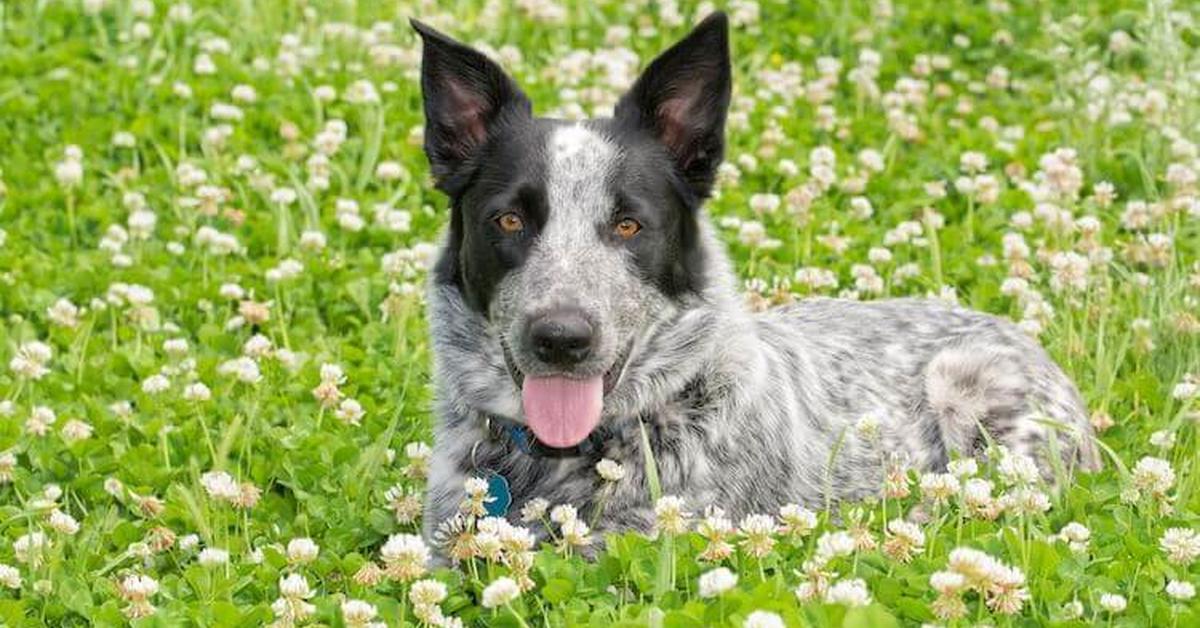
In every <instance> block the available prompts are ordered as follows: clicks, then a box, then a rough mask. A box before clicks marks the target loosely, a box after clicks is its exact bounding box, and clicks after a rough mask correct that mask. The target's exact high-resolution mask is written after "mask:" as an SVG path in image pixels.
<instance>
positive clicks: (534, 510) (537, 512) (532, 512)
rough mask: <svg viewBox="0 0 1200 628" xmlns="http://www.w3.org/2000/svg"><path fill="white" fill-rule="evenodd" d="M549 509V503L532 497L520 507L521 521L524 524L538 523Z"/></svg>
mask: <svg viewBox="0 0 1200 628" xmlns="http://www.w3.org/2000/svg"><path fill="white" fill-rule="evenodd" d="M549 508H550V502H548V501H546V500H545V499H542V498H541V497H534V498H533V499H531V500H529V501H527V502H525V505H524V506H522V507H521V521H523V522H525V523H533V522H535V521H539V520H541V519H542V517H545V516H546V511H547V509H549Z"/></svg>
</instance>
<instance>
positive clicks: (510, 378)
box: [413, 13, 1099, 538]
mask: <svg viewBox="0 0 1200 628" xmlns="http://www.w3.org/2000/svg"><path fill="white" fill-rule="evenodd" d="M413 27H414V28H415V29H416V31H417V32H418V33H419V35H420V38H421V39H422V40H423V43H422V46H423V55H424V56H423V60H422V64H421V88H422V92H423V101H424V102H423V104H424V113H425V119H426V125H425V133H424V147H425V152H426V154H427V157H428V160H429V164H430V169H431V173H432V178H433V181H434V182H435V185H436V187H437V189H439V190H440V191H441V192H443V193H445V194H446V195H447V196H448V198H449V204H450V220H449V228H448V230H447V232H446V234H445V241H444V244H443V246H442V247H441V250H440V255H439V257H438V259H437V261H436V263H435V265H434V267H433V269H432V271H431V273H430V278H429V284H428V294H427V296H428V316H429V327H430V333H431V337H432V341H431V342H432V347H433V356H434V374H433V380H434V388H435V401H434V404H435V408H434V411H435V415H436V419H435V420H436V424H435V428H434V445H433V453H432V457H431V459H430V463H429V478H428V481H429V484H428V490H427V493H426V509H425V518H424V519H425V522H426V523H425V533H426V535H427V536H428V537H431V538H432V537H433V535H434V532H435V530H436V527H437V525H438V524H439V523H440V522H442V521H445V520H448V519H450V518H452V517H454V516H455V515H456V514H457V513H458V509H459V505H460V502H461V501H462V499H463V497H464V493H463V490H464V489H463V487H464V481H465V480H466V479H467V478H471V477H480V478H485V479H486V480H487V482H488V486H489V497H488V500H487V501H488V513H489V514H492V515H496V516H505V517H510V518H514V519H515V518H516V517H517V516H518V513H519V511H520V510H521V509H522V508H523V507H524V506H525V505H526V504H528V503H529V502H530V501H531V500H533V499H535V498H541V499H545V500H548V502H549V503H551V504H571V505H574V506H576V507H577V508H579V509H580V511H581V512H583V513H584V514H585V516H587V517H588V520H595V521H596V524H595V529H596V531H597V532H601V533H603V532H609V531H622V530H629V529H634V530H643V531H644V530H649V529H651V528H652V526H653V522H654V504H653V503H652V500H651V498H650V495H649V490H648V488H647V487H648V473H649V471H651V470H650V469H648V468H647V464H648V462H647V459H648V458H649V457H652V459H653V465H654V467H655V468H656V469H657V474H658V476H659V477H660V481H661V490H662V492H663V493H664V494H671V495H675V496H678V497H681V498H683V499H684V500H685V502H686V504H687V505H688V506H689V507H693V508H696V509H699V508H702V507H705V506H709V505H712V506H718V507H720V508H722V509H724V510H725V512H726V513H727V514H728V515H729V516H732V517H734V518H735V520H736V518H739V517H741V516H743V515H746V514H749V513H756V512H762V513H768V512H774V511H775V510H776V509H778V508H779V507H780V506H782V505H784V504H788V503H801V504H807V505H810V506H819V505H822V504H829V503H833V502H834V501H837V502H841V501H843V500H857V499H863V498H867V497H870V496H874V495H878V494H879V493H880V492H881V490H882V488H883V481H884V477H885V475H886V473H887V472H888V469H889V466H890V464H891V462H890V461H896V460H897V459H901V462H902V463H903V464H904V465H906V466H907V467H908V468H912V469H916V470H943V469H945V468H946V466H947V464H948V462H949V461H950V460H952V459H954V457H955V456H971V455H976V454H983V453H985V452H986V451H990V450H991V449H990V448H991V446H992V445H999V446H1003V447H1006V448H1007V450H1008V451H1011V452H1018V453H1021V454H1025V455H1028V456H1031V457H1032V458H1033V459H1034V460H1036V461H1037V462H1038V464H1039V467H1040V468H1041V470H1042V473H1043V474H1044V476H1045V477H1047V478H1051V477H1052V476H1051V469H1052V468H1058V469H1060V470H1061V469H1066V470H1068V472H1070V471H1073V470H1076V469H1084V470H1089V469H1094V468H1096V467H1097V466H1098V464H1099V460H1098V453H1097V450H1096V447H1095V443H1094V437H1093V434H1092V428H1091V426H1090V424H1089V422H1088V420H1087V415H1086V412H1085V407H1084V404H1083V403H1082V401H1081V399H1080V396H1079V393H1078V392H1077V390H1076V388H1075V387H1074V385H1073V384H1072V383H1071V381H1070V379H1069V378H1068V377H1067V376H1066V375H1065V374H1064V373H1063V371H1062V370H1061V369H1060V368H1059V367H1058V366H1056V365H1055V364H1054V362H1053V361H1052V360H1051V359H1050V358H1049V357H1048V356H1047V354H1046V353H1045V352H1044V351H1043V350H1042V349H1041V348H1040V347H1039V346H1038V344H1037V343H1036V342H1035V341H1034V340H1032V339H1031V338H1029V337H1028V336H1027V335H1026V334H1025V333H1023V332H1022V331H1020V330H1019V329H1018V328H1017V327H1016V326H1015V325H1013V324H1011V323H1010V322H1008V321H1005V320H1001V319H999V318H996V317H993V316H990V315H987V314H983V313H979V312H975V311H971V310H968V309H963V308H960V307H957V306H953V305H949V304H946V303H943V302H939V301H931V300H917V299H896V300H881V301H874V302H858V301H850V300H838V299H826V298H814V299H805V300H801V301H799V302H797V303H794V304H791V305H787V306H781V307H778V308H776V309H773V310H768V311H767V312H765V313H752V312H751V311H750V310H749V309H748V307H747V306H746V305H745V302H744V300H743V299H742V297H741V296H739V294H738V291H737V288H736V286H737V283H736V280H735V276H734V273H733V272H732V270H731V265H730V261H729V259H728V257H727V255H726V253H725V252H724V250H723V247H722V245H721V243H720V242H719V240H718V238H717V237H716V235H715V233H714V229H713V227H712V226H711V225H710V222H709V220H708V219H707V217H706V213H705V211H704V209H703V207H702V205H703V202H704V201H705V199H706V198H707V197H708V196H709V195H710V193H711V192H712V189H713V185H714V179H715V176H716V172H717V167H718V165H719V164H720V162H721V159H722V156H723V152H724V126H725V118H726V110H727V109H728V106H729V102H730V91H731V68H730V55H729V35H728V24H727V18H726V17H725V16H724V15H722V14H721V13H714V14H712V15H710V16H709V17H707V18H706V19H704V20H703V21H701V22H700V23H699V24H698V25H696V26H695V28H694V30H693V31H692V32H691V33H690V34H689V35H687V36H686V37H685V38H684V39H682V40H681V41H679V42H678V43H676V44H675V45H674V46H672V47H671V48H669V49H668V50H667V51H665V52H664V53H662V54H661V55H660V56H659V57H658V58H656V59H655V60H654V61H653V62H652V63H650V65H649V66H647V67H646V68H645V70H644V71H643V73H642V74H641V75H640V77H639V78H638V79H637V80H636V82H635V83H634V85H633V86H632V87H631V88H630V90H629V91H628V93H626V94H625V95H624V96H622V97H621V98H620V100H619V101H618V104H617V105H616V107H615V111H614V114H613V116H612V117H611V118H605V119H592V120H586V121H582V122H568V121H563V120H555V119H546V118H539V117H535V116H534V115H533V113H532V108H531V105H530V101H529V99H528V98H527V97H526V96H525V94H524V93H523V92H522V91H521V89H520V88H519V87H518V86H517V84H516V83H515V82H514V81H513V80H512V79H511V78H510V77H509V76H508V75H506V74H505V72H504V71H503V70H502V69H501V68H500V67H499V66H498V65H497V64H496V63H493V62H492V61H491V60H489V59H488V58H487V57H486V56H485V55H483V54H482V53H480V52H478V51H477V50H474V49H472V48H470V47H468V46H465V45H463V44H461V43H458V42H456V41H454V40H452V39H450V38H449V37H447V36H446V35H443V34H442V33H439V32H437V31H435V30H434V29H432V28H430V27H428V26H426V25H424V24H422V23H420V22H417V21H413ZM864 426H865V427H864ZM645 445H648V447H649V449H650V451H649V452H648V453H650V454H652V456H647V455H646V454H647V452H645V451H643V449H644V446H645ZM603 458H608V459H611V460H615V461H617V462H619V463H620V464H621V465H623V467H624V470H625V476H624V478H623V479H621V480H620V481H619V482H616V483H615V484H614V485H613V486H609V487H604V482H605V480H604V479H602V478H601V477H599V476H598V474H597V471H596V468H595V467H596V464H597V462H598V461H599V460H601V459H603ZM602 487H604V491H603V494H604V495H605V497H604V498H603V506H602V510H600V511H599V512H597V509H600V508H601V506H599V505H598V504H599V502H600V501H601V500H600V499H599V495H601V493H602V491H601V488H602ZM589 513H590V514H589Z"/></svg>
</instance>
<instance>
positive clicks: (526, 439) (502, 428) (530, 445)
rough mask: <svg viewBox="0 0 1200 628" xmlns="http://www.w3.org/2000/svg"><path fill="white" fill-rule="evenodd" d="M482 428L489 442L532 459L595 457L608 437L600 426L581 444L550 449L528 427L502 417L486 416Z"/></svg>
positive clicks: (606, 429)
mask: <svg viewBox="0 0 1200 628" xmlns="http://www.w3.org/2000/svg"><path fill="white" fill-rule="evenodd" d="M484 428H485V429H486V430H487V433H488V438H490V439H491V440H493V441H499V442H504V443H507V444H508V445H510V446H512V447H515V448H516V449H517V450H519V451H520V452H521V453H524V454H525V455H527V456H532V457H534V458H579V457H593V456H597V455H599V454H600V452H602V451H604V441H605V440H606V439H607V438H608V437H609V435H610V434H609V430H608V428H607V427H605V426H603V425H601V426H599V427H597V428H596V429H595V430H592V433H591V434H589V435H588V437H587V438H585V439H584V440H583V442H581V443H579V444H578V445H575V446H574V447H551V446H549V445H546V444H544V443H542V442H541V441H539V440H538V439H537V436H535V435H534V434H533V430H531V429H529V426H527V425H525V424H523V423H517V422H516V421H510V420H509V419H506V418H503V417H498V416H492V415H487V416H486V417H485V419H484Z"/></svg>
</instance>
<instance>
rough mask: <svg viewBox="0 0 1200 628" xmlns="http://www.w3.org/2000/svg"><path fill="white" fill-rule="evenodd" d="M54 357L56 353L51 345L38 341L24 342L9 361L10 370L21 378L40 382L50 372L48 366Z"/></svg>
mask: <svg viewBox="0 0 1200 628" xmlns="http://www.w3.org/2000/svg"><path fill="white" fill-rule="evenodd" d="M53 355H54V352H53V351H52V350H51V349H50V345H48V344H46V343H44V342H39V341H37V340H32V341H29V342H24V343H21V345H20V346H19V347H17V353H16V355H14V356H13V358H12V360H10V361H9V363H8V368H9V369H10V370H12V372H13V373H16V374H17V375H18V376H19V377H23V378H25V379H32V380H38V379H41V378H42V377H45V375H46V374H47V373H49V372H50V369H48V368H46V364H47V363H48V362H50V359H51V358H52V357H53Z"/></svg>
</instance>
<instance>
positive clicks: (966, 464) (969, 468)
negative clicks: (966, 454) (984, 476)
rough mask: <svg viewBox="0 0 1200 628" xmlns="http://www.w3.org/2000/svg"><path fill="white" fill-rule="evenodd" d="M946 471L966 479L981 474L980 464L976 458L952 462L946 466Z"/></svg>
mask: <svg viewBox="0 0 1200 628" xmlns="http://www.w3.org/2000/svg"><path fill="white" fill-rule="evenodd" d="M946 470H947V471H949V472H950V473H951V474H952V475H954V477H957V478H959V479H966V478H969V477H973V476H975V475H976V474H978V473H979V463H978V462H977V461H976V460H975V459H974V458H959V459H957V460H951V461H950V464H948V465H946Z"/></svg>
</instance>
